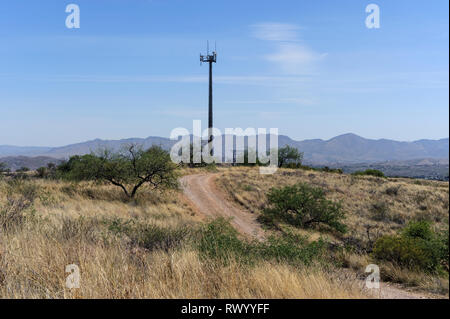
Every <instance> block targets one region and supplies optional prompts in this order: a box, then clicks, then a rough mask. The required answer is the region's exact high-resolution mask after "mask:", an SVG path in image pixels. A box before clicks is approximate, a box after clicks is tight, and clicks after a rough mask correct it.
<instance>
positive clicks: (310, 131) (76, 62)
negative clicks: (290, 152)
mask: <svg viewBox="0 0 450 319" xmlns="http://www.w3.org/2000/svg"><path fill="white" fill-rule="evenodd" d="M70 3H75V4H77V5H79V7H80V10H81V28H80V29H68V28H66V26H65V20H66V17H67V15H68V14H67V13H65V7H66V5H68V4H70ZM370 3H376V4H378V5H379V7H380V13H381V15H380V17H381V25H380V28H379V29H368V28H366V26H365V19H366V16H367V15H368V14H367V13H366V12H365V8H366V6H367V5H368V4H370ZM448 12H449V8H448V1H446V0H445V1H444V0H434V1H411V0H408V1H404V0H396V1H376V2H375V1H373V2H372V1H362V0H358V1H356V0H341V1H335V0H320V1H306V0H304V1H300V0H293V1H283V0H280V1H274V0H272V1H266V0H259V1H253V0H248V1H242V0H241V1H234V0H226V1H225V0H216V1H196V0H195V1H194V0H192V1H186V0H184V1H182V0H108V1H107V0H70V1H62V0H54V1H48V0H47V1H46V0H42V1H24V0H15V1H13V0H8V1H6V0H2V1H1V2H0V43H1V45H0V112H1V113H0V114H1V115H0V144H14V145H48V146H59V145H65V144H69V143H75V142H82V141H85V140H89V139H94V138H103V139H120V138H128V137H147V136H150V135H153V136H154V135H156V136H169V134H170V131H171V130H172V129H173V128H175V127H186V128H188V129H190V130H191V129H192V120H193V119H201V120H203V123H204V125H206V123H207V122H206V121H207V98H208V97H207V73H208V68H207V66H206V65H203V66H202V67H200V64H199V53H200V52H204V51H206V40H207V39H209V40H210V43H211V47H213V44H212V43H213V42H214V41H217V50H218V63H217V64H216V65H214V77H215V86H214V107H215V114H214V117H215V126H216V127H217V128H219V129H221V130H224V129H225V128H226V127H242V128H246V127H255V128H258V127H262V128H264V127H265V128H270V127H277V128H279V133H280V134H284V135H288V136H290V137H292V138H294V139H297V140H300V139H308V138H323V139H328V138H331V137H333V136H336V135H339V134H343V133H348V132H353V133H356V134H358V135H361V136H363V137H367V138H390V139H396V140H406V141H409V140H415V139H421V138H431V139H436V138H443V137H448V129H449V104H448V99H449V82H448V79H449V73H448V71H449V65H448V58H449V51H448V48H449V33H448V27H449V20H448Z"/></svg>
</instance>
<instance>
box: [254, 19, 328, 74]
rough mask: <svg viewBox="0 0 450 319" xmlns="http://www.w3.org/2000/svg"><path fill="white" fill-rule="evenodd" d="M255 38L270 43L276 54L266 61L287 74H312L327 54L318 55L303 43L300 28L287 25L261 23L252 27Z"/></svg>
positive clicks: (266, 56)
mask: <svg viewBox="0 0 450 319" xmlns="http://www.w3.org/2000/svg"><path fill="white" fill-rule="evenodd" d="M251 28H252V31H253V36H254V37H255V38H257V39H260V40H264V41H269V42H271V43H272V45H273V46H275V52H274V53H271V54H267V55H265V56H264V59H265V60H267V61H269V62H272V63H274V64H275V65H276V66H277V67H278V68H279V70H280V71H281V72H283V73H285V74H305V73H310V72H312V70H313V68H314V66H315V64H316V62H317V61H319V60H321V59H322V58H324V57H325V56H326V54H322V53H317V52H315V51H314V50H312V49H311V48H309V47H308V46H307V45H306V44H304V43H302V41H301V39H300V36H299V32H298V31H299V30H300V29H301V28H300V26H297V25H294V24H286V23H260V24H255V25H252V26H251Z"/></svg>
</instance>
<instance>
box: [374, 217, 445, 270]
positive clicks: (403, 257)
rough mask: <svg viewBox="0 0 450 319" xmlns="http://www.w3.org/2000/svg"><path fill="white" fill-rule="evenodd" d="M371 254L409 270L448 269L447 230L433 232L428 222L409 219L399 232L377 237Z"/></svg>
mask: <svg viewBox="0 0 450 319" xmlns="http://www.w3.org/2000/svg"><path fill="white" fill-rule="evenodd" d="M373 256H374V257H375V258H376V259H378V260H385V261H390V262H394V263H396V264H397V265H399V266H402V267H406V268H408V269H411V270H423V271H426V272H428V273H435V272H438V271H439V270H441V269H446V270H447V271H448V230H447V231H444V232H442V233H434V232H433V231H432V230H431V226H430V224H429V223H427V222H423V221H421V222H412V223H410V224H408V226H406V227H405V228H404V229H403V231H402V232H401V233H400V234H399V235H396V236H383V237H381V238H380V239H378V240H377V241H376V243H375V245H374V249H373Z"/></svg>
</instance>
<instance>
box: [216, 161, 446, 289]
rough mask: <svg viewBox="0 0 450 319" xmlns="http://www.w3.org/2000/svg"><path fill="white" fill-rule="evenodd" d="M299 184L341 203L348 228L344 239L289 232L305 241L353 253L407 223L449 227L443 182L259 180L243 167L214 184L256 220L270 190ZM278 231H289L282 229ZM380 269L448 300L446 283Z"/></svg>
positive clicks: (334, 177) (349, 263) (284, 176)
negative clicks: (343, 246) (318, 189)
mask: <svg viewBox="0 0 450 319" xmlns="http://www.w3.org/2000/svg"><path fill="white" fill-rule="evenodd" d="M299 182H306V183H308V184H310V185H314V186H318V187H321V188H323V189H324V190H325V192H326V196H327V198H328V199H331V200H335V201H341V202H342V206H343V209H344V210H345V211H346V216H347V217H346V220H345V221H344V222H345V224H346V225H347V226H348V228H349V231H348V233H347V234H346V235H344V236H340V235H338V234H331V233H326V234H324V233H322V232H319V231H318V230H314V229H309V230H295V231H296V232H298V233H300V234H303V235H309V236H310V238H311V239H316V238H318V237H319V236H323V237H326V238H328V239H329V240H331V241H335V242H337V243H344V242H345V243H351V245H352V246H354V247H355V246H356V247H360V248H365V247H368V246H370V245H371V244H373V242H375V241H376V239H377V238H379V237H380V236H383V235H388V234H395V233H396V232H398V231H399V230H400V229H401V228H403V227H404V226H405V225H406V224H407V223H408V222H409V221H411V220H413V219H425V220H429V221H432V222H433V223H434V225H435V227H437V228H443V227H448V224H449V219H448V217H449V183H448V182H439V181H421V180H414V179H406V178H377V177H371V176H352V175H347V174H336V173H327V172H320V171H311V170H293V169H280V170H278V171H277V172H276V173H275V174H273V175H261V174H259V171H258V168H248V167H234V168H231V169H222V170H221V174H220V175H219V178H218V180H217V184H218V185H219V186H220V187H222V188H223V189H224V190H225V191H226V192H227V193H228V194H229V196H230V198H231V199H233V200H234V201H236V202H237V203H239V204H240V205H242V206H243V207H244V208H245V209H247V210H248V211H250V212H252V213H254V214H260V212H261V211H262V210H263V209H264V207H266V205H267V198H266V196H265V194H266V192H267V191H268V190H269V189H270V188H271V187H282V186H286V185H293V184H295V183H299ZM281 226H282V228H289V229H290V231H292V230H293V229H292V228H290V227H289V226H287V225H281ZM357 250H358V249H357ZM362 250H363V249H362ZM339 258H340V262H341V263H342V264H343V266H345V267H349V268H351V269H353V270H354V271H356V272H358V273H360V274H361V273H364V269H365V267H366V266H367V265H368V264H369V263H371V262H373V260H371V259H370V256H368V255H366V254H364V253H362V252H359V253H345V254H342V255H341V256H339ZM381 266H382V268H383V269H382V275H383V276H384V279H387V280H390V281H393V282H401V283H404V284H406V285H411V286H415V287H418V288H422V289H426V290H428V291H431V292H434V293H443V294H448V291H449V281H448V278H440V277H436V276H429V275H426V274H421V273H415V272H411V271H408V270H406V269H400V268H398V267H395V266H393V265H388V264H386V265H381Z"/></svg>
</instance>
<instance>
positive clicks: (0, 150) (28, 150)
mask: <svg viewBox="0 0 450 319" xmlns="http://www.w3.org/2000/svg"><path fill="white" fill-rule="evenodd" d="M51 149H52V148H51V147H35V146H30V147H28V146H13V145H0V157H5V156H18V155H26V156H34V155H38V154H42V153H45V152H48V151H49V150H51Z"/></svg>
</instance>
